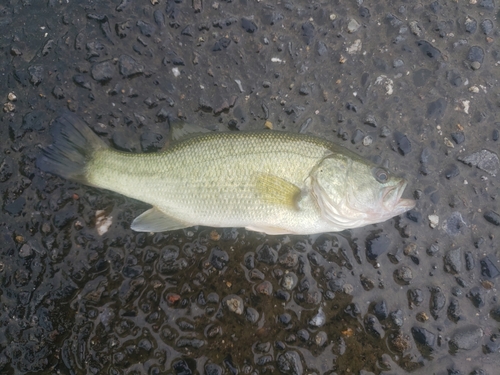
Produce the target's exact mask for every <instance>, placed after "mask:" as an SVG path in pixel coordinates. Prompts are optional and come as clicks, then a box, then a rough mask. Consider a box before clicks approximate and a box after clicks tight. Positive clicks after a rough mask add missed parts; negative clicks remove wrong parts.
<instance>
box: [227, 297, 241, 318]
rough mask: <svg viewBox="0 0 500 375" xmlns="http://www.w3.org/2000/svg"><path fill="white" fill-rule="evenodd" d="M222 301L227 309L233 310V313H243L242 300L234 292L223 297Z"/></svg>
mask: <svg viewBox="0 0 500 375" xmlns="http://www.w3.org/2000/svg"><path fill="white" fill-rule="evenodd" d="M223 303H224V304H225V305H226V306H227V308H228V309H229V311H231V312H234V313H235V314H238V315H241V314H243V308H244V307H243V300H242V299H241V297H238V296H236V295H234V294H230V295H229V296H227V297H225V298H224V299H223Z"/></svg>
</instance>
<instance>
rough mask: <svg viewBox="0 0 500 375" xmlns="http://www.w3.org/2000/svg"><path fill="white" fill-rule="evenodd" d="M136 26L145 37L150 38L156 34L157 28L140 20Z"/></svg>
mask: <svg viewBox="0 0 500 375" xmlns="http://www.w3.org/2000/svg"><path fill="white" fill-rule="evenodd" d="M136 25H137V27H139V30H140V32H141V34H142V35H144V36H147V37H150V36H151V35H153V34H154V32H155V27H154V26H153V25H151V24H150V23H147V22H144V21H141V20H139V21H137V23H136Z"/></svg>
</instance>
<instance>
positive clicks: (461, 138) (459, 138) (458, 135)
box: [451, 132, 465, 145]
mask: <svg viewBox="0 0 500 375" xmlns="http://www.w3.org/2000/svg"><path fill="white" fill-rule="evenodd" d="M451 139H453V141H454V142H455V143H456V144H457V145H460V144H462V143H464V142H465V134H464V132H454V133H451Z"/></svg>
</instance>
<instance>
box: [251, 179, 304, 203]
mask: <svg viewBox="0 0 500 375" xmlns="http://www.w3.org/2000/svg"><path fill="white" fill-rule="evenodd" d="M257 191H258V192H259V194H260V195H261V196H262V198H263V199H264V201H266V202H268V203H272V204H278V205H282V206H285V207H289V208H291V209H295V210H297V209H298V207H297V203H298V201H299V200H300V197H301V193H302V191H301V190H300V188H299V187H298V186H296V185H294V184H292V183H291V182H288V181H286V180H284V179H282V178H280V177H277V176H274V175H272V174H266V173H262V174H260V175H259V176H258V178H257Z"/></svg>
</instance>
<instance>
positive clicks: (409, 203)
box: [382, 179, 416, 214]
mask: <svg viewBox="0 0 500 375" xmlns="http://www.w3.org/2000/svg"><path fill="white" fill-rule="evenodd" d="M407 185H408V182H407V181H406V180H405V179H401V180H400V181H399V182H398V183H397V184H395V185H391V186H387V187H386V188H385V189H384V193H383V195H382V201H383V202H384V206H385V207H386V209H387V210H388V211H391V212H399V213H400V214H401V213H403V212H406V211H408V210H411V209H412V208H414V207H415V204H416V202H415V201H414V200H413V199H403V198H401V196H402V195H403V192H404V191H405V189H406V186H407Z"/></svg>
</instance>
